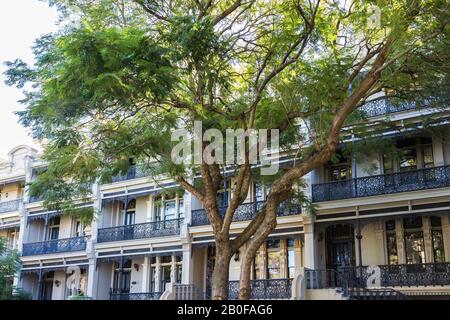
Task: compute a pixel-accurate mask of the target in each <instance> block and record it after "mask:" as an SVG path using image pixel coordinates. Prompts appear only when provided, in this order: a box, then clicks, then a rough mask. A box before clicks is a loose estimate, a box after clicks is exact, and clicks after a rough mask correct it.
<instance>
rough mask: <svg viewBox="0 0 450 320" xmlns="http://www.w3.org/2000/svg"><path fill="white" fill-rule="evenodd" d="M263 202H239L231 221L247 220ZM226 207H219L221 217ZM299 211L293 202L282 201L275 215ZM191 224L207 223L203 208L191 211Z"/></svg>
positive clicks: (280, 215) (200, 224) (286, 214)
mask: <svg viewBox="0 0 450 320" xmlns="http://www.w3.org/2000/svg"><path fill="white" fill-rule="evenodd" d="M263 204H264V202H262V201H258V202H248V203H243V204H241V205H240V206H239V207H238V208H237V209H236V211H235V213H234V216H233V222H237V221H248V220H252V219H254V218H255V217H256V214H257V213H258V211H259V210H260V209H261V207H262V206H263ZM226 210H227V207H220V208H219V214H220V215H221V217H222V218H223V217H224V216H225V212H226ZM300 213H301V206H300V205H299V204H294V203H282V204H281V205H280V206H279V208H278V213H277V215H278V216H279V217H284V216H291V215H295V214H300ZM191 214H192V216H191V225H192V226H204V225H208V224H209V220H208V216H207V215H206V211H205V209H198V210H192V211H191Z"/></svg>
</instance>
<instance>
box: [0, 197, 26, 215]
mask: <svg viewBox="0 0 450 320" xmlns="http://www.w3.org/2000/svg"><path fill="white" fill-rule="evenodd" d="M21 202H22V199H16V200H11V201H5V202H0V213H3V212H11V211H16V210H19V207H20V203H21Z"/></svg>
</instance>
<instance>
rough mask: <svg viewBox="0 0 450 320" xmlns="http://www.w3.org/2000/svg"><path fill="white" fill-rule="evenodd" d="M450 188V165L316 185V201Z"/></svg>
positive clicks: (314, 196) (313, 192)
mask: <svg viewBox="0 0 450 320" xmlns="http://www.w3.org/2000/svg"><path fill="white" fill-rule="evenodd" d="M443 187H450V166H442V167H434V168H427V169H420V170H412V171H407V172H398V173H391V174H384V175H376V176H369V177H362V178H356V179H350V180H343V181H336V182H328V183H319V184H313V185H312V200H313V202H321V201H331V200H341V199H351V198H359V197H368V196H377V195H382V194H391V193H398V192H407V191H416V190H426V189H434V188H443Z"/></svg>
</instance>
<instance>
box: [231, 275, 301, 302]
mask: <svg viewBox="0 0 450 320" xmlns="http://www.w3.org/2000/svg"><path fill="white" fill-rule="evenodd" d="M291 287H292V279H261V280H251V282H250V288H251V297H250V299H252V300H258V299H272V300H274V299H290V298H291ZM238 297H239V281H230V282H229V287H228V298H229V299H230V300H236V299H238Z"/></svg>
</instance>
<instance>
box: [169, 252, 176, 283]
mask: <svg viewBox="0 0 450 320" xmlns="http://www.w3.org/2000/svg"><path fill="white" fill-rule="evenodd" d="M171 258H172V259H171V265H170V282H171V283H175V282H177V279H176V267H177V263H176V260H175V259H176V258H175V256H174V255H172V257H171Z"/></svg>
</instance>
